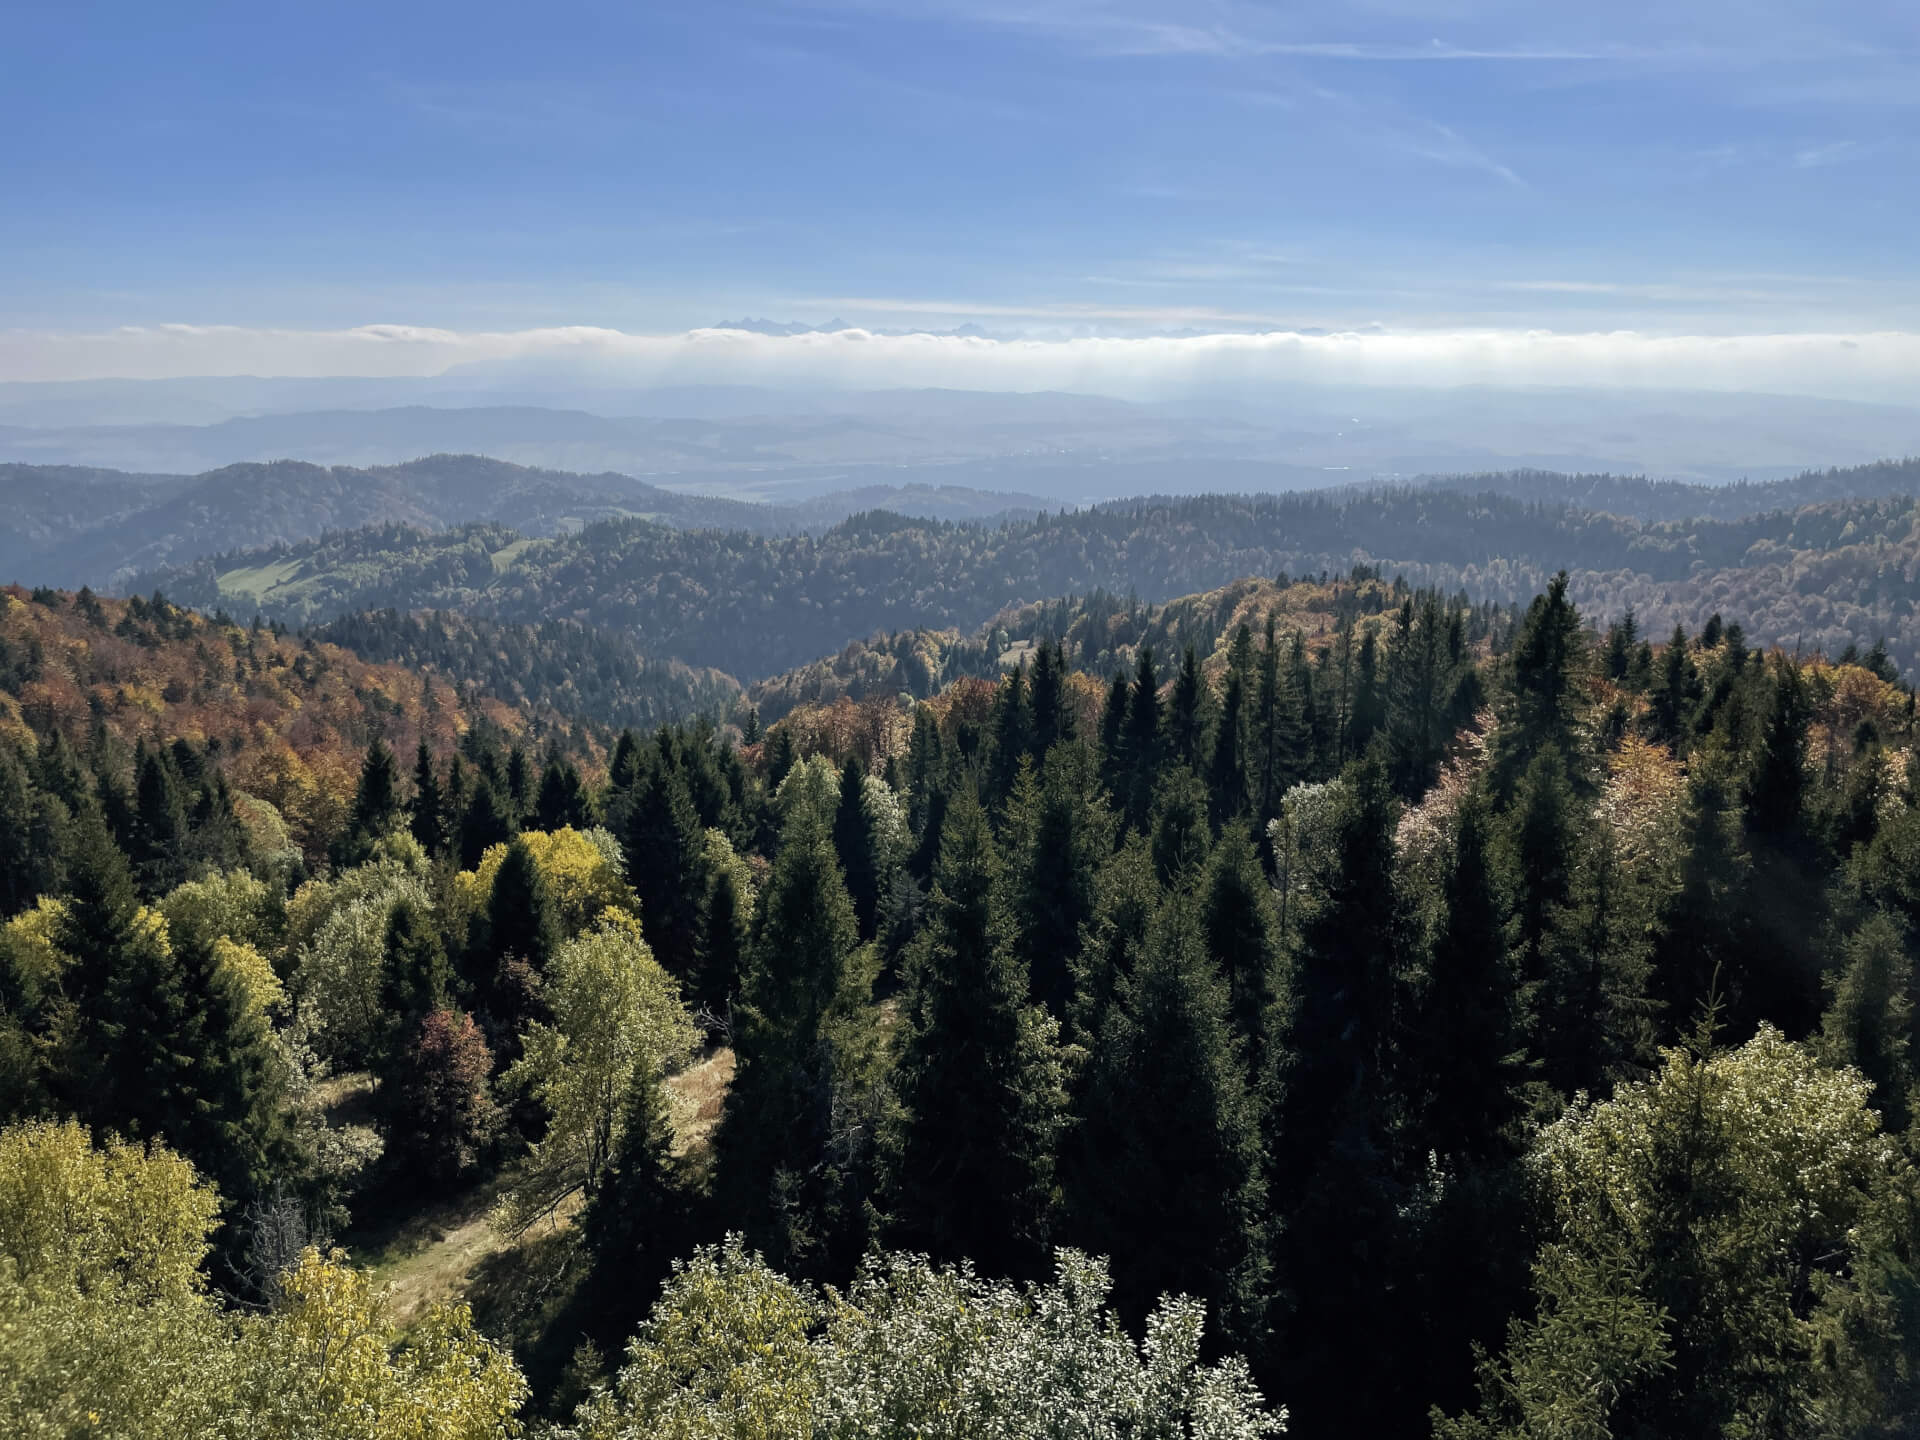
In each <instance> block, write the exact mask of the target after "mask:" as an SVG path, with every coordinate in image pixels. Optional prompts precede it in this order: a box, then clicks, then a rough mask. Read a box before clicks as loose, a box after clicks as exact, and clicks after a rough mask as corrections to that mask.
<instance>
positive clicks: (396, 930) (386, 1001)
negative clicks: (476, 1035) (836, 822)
mask: <svg viewBox="0 0 1920 1440" xmlns="http://www.w3.org/2000/svg"><path fill="white" fill-rule="evenodd" d="M503 868H504V867H503ZM451 984H452V976H451V974H450V972H449V969H448V966H447V953H446V950H445V949H444V948H443V947H442V945H441V943H440V935H439V932H438V931H437V930H435V929H434V925H433V917H432V916H431V915H429V914H428V913H427V912H426V910H425V909H424V908H422V907H421V906H420V904H419V903H418V902H416V901H414V900H411V899H402V900H401V901H400V902H399V903H398V904H396V905H395V906H394V907H393V910H392V913H390V914H389V915H388V916H387V938H386V954H385V958H384V959H383V961H382V964H381V972H380V1010H381V1016H382V1018H383V1020H384V1021H385V1022H386V1025H387V1027H388V1037H387V1043H386V1045H385V1047H384V1048H385V1049H386V1050H388V1051H389V1052H391V1051H392V1050H393V1049H394V1048H396V1047H397V1046H399V1045H401V1044H405V1043H409V1042H410V1041H411V1039H412V1037H413V1035H414V1033H415V1032H416V1031H417V1030H418V1029H419V1028H420V1022H421V1021H422V1020H424V1019H425V1018H426V1017H427V1016H428V1015H430V1014H432V1013H433V1012H434V1011H435V1010H442V1009H445V1008H446V1005H447V1000H448V991H449V989H450V987H451Z"/></svg>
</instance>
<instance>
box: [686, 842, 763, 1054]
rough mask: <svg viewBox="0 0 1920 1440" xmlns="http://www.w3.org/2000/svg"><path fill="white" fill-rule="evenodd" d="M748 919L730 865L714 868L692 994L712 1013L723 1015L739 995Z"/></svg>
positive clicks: (701, 926)
mask: <svg viewBox="0 0 1920 1440" xmlns="http://www.w3.org/2000/svg"><path fill="white" fill-rule="evenodd" d="M749 919H750V917H749V916H748V915H747V913H746V906H745V904H744V903H743V897H742V896H741V894H740V886H739V882H738V880H737V879H736V878H735V876H734V872H733V868H732V867H731V866H728V865H719V866H716V867H714V872H713V880H712V882H711V883H710V884H709V885H708V886H707V894H706V902H705V904H704V905H703V906H702V907H701V913H700V951H699V955H698V957H697V958H698V964H697V967H696V970H695V983H694V986H693V995H692V999H693V1000H694V1002H695V1003H696V1004H698V1005H699V1006H701V1007H703V1008H704V1009H706V1010H708V1011H710V1012H711V1013H712V1014H714V1015H719V1016H723V1015H725V1014H727V1013H728V1011H729V1010H730V1009H731V1008H732V1006H733V1004H734V1002H735V1001H736V1000H737V999H738V998H739V995H740V985H741V981H742V980H743V979H744V978H745V975H746V961H747V928H748V921H749Z"/></svg>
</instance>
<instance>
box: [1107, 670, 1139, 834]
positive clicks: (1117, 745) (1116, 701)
mask: <svg viewBox="0 0 1920 1440" xmlns="http://www.w3.org/2000/svg"><path fill="white" fill-rule="evenodd" d="M1130 694H1131V691H1130V690H1129V688H1128V685H1127V677H1126V672H1124V671H1120V670H1116V671H1115V672H1114V675H1113V683H1112V684H1110V685H1109V686H1108V687H1107V700H1106V704H1105V705H1104V706H1103V707H1102V708H1101V711H1100V776H1101V778H1102V779H1103V780H1105V781H1106V783H1107V789H1108V790H1110V791H1112V792H1113V796H1114V799H1115V801H1116V802H1118V803H1120V804H1123V805H1124V804H1125V803H1126V798H1127V702H1128V697H1129V695H1130Z"/></svg>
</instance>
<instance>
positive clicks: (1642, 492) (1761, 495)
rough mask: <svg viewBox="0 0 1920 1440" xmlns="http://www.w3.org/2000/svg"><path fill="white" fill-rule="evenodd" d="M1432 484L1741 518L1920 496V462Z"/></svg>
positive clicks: (1682, 515)
mask: <svg viewBox="0 0 1920 1440" xmlns="http://www.w3.org/2000/svg"><path fill="white" fill-rule="evenodd" d="M1428 483H1430V484H1432V485H1434V486H1437V487H1439V488H1442V489H1447V490H1455V491H1459V492H1460V493H1462V494H1467V495H1483V494H1491V495H1504V496H1506V497H1507V498H1509V499H1513V500H1530V501H1533V502H1535V503H1537V504H1548V505H1572V506H1576V507H1578V508H1579V509H1582V510H1599V511H1603V512H1605V513H1607V514H1609V515H1627V516H1631V517H1632V518H1634V519H1636V520H1649V521H1672V520H1693V519H1698V520H1738V519H1740V518H1742V517H1743V516H1747V515H1760V514H1765V513H1766V512H1767V511H1770V510H1798V509H1801V508H1803V507H1805V506H1808V505H1824V504H1828V503H1830V502H1832V501H1835V500H1859V499H1869V500H1871V499H1880V498H1883V497H1886V496H1895V495H1914V494H1916V493H1920V460H1915V459H1907V460H1882V461H1879V462H1877V463H1876V464H1872V465H1850V466H1847V467H1846V468H1844V469H1841V468H1835V469H1829V470H1809V471H1807V472H1806V473H1804V474H1801V475H1794V476H1791V477H1789V478H1788V479H1785V480H1767V481H1752V480H1736V481H1734V482H1732V483H1731V484H1726V485H1698V484H1687V483H1684V482H1681V481H1675V480H1652V479H1649V478H1648V477H1646V476H1644V475H1564V474H1560V473H1558V472H1556V471H1551V470H1504V471H1498V472H1493V473H1485V474H1478V475H1445V476H1439V477H1436V478H1434V479H1432V480H1431V481H1429V482H1428Z"/></svg>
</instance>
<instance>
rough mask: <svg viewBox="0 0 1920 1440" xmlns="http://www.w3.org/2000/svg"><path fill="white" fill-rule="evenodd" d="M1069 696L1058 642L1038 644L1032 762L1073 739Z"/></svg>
mask: <svg viewBox="0 0 1920 1440" xmlns="http://www.w3.org/2000/svg"><path fill="white" fill-rule="evenodd" d="M1074 730H1075V722H1074V714H1073V696H1072V693H1071V692H1070V691H1069V690H1068V688H1067V657H1066V654H1065V652H1064V651H1063V650H1062V649H1061V647H1060V642H1059V641H1057V640H1056V641H1054V642H1053V643H1052V644H1051V645H1048V644H1045V643H1042V644H1041V646H1040V648H1039V650H1038V652H1037V653H1036V654H1035V655H1034V657H1033V763H1034V765H1035V766H1036V767H1038V766H1039V765H1041V764H1042V763H1043V762H1044V761H1045V760H1046V758H1047V752H1048V751H1049V750H1051V749H1052V748H1053V747H1054V746H1055V745H1058V744H1060V743H1061V742H1062V741H1064V740H1072V739H1073V738H1074Z"/></svg>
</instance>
